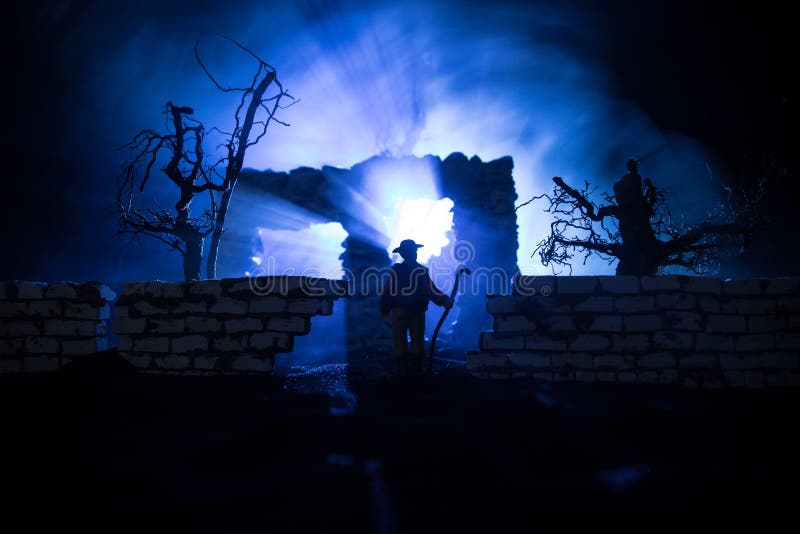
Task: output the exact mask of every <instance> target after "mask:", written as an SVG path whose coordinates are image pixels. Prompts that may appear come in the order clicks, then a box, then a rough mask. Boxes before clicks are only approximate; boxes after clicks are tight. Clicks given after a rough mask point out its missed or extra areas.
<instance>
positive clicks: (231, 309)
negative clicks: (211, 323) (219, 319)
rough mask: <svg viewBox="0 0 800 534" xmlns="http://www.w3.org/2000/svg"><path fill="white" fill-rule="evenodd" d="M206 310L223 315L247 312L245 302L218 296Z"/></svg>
mask: <svg viewBox="0 0 800 534" xmlns="http://www.w3.org/2000/svg"><path fill="white" fill-rule="evenodd" d="M208 311H209V313H219V314H225V315H244V314H245V313H247V302H246V301H244V300H236V299H232V298H230V297H220V298H218V299H217V301H216V302H214V303H213V304H212V305H211V306H210V307H209V308H208Z"/></svg>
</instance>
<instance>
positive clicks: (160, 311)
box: [131, 300, 169, 317]
mask: <svg viewBox="0 0 800 534" xmlns="http://www.w3.org/2000/svg"><path fill="white" fill-rule="evenodd" d="M131 308H132V309H133V310H136V312H137V313H138V314H139V315H142V316H145V317H148V316H153V315H167V314H169V310H168V309H167V308H163V307H161V306H155V305H154V304H152V303H150V302H147V301H146V300H140V301H139V302H137V303H136V304H134V305H133V306H131Z"/></svg>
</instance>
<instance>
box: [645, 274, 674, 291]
mask: <svg viewBox="0 0 800 534" xmlns="http://www.w3.org/2000/svg"><path fill="white" fill-rule="evenodd" d="M641 282H642V291H677V290H678V289H680V288H681V279H680V277H678V276H669V275H664V276H643V277H642V280H641Z"/></svg>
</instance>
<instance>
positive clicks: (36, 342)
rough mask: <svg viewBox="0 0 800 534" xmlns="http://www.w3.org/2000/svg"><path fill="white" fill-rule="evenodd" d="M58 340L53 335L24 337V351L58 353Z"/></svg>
mask: <svg viewBox="0 0 800 534" xmlns="http://www.w3.org/2000/svg"><path fill="white" fill-rule="evenodd" d="M59 350H60V347H59V344H58V340H57V339H56V338H53V337H26V338H25V352H26V353H28V354H58V352H59Z"/></svg>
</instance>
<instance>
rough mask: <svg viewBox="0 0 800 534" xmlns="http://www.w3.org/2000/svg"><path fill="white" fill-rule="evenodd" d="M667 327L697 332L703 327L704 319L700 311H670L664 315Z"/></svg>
mask: <svg viewBox="0 0 800 534" xmlns="http://www.w3.org/2000/svg"><path fill="white" fill-rule="evenodd" d="M664 319H665V320H664V322H665V324H666V328H668V329H669V330H683V331H690V332H696V331H699V330H702V329H703V320H702V317H701V315H700V314H699V313H695V312H687V311H668V312H666V314H665V316H664Z"/></svg>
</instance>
